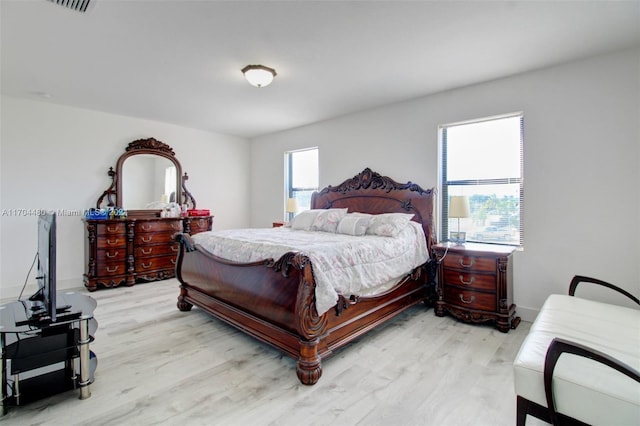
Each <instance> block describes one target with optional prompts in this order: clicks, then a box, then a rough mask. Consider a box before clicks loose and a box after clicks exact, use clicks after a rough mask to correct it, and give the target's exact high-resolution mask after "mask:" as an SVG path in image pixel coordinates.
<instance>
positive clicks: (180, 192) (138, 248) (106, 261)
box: [84, 138, 213, 291]
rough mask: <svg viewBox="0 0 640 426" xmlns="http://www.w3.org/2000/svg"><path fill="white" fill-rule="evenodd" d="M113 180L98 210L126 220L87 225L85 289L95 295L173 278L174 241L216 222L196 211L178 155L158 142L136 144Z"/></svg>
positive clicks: (93, 220)
mask: <svg viewBox="0 0 640 426" xmlns="http://www.w3.org/2000/svg"><path fill="white" fill-rule="evenodd" d="M108 175H109V176H110V177H111V179H112V183H111V185H110V187H109V188H108V189H107V190H105V191H104V192H103V193H102V195H101V196H100V197H99V198H98V201H97V203H96V208H97V209H98V210H102V209H105V208H107V209H116V210H118V211H120V212H121V213H122V214H121V215H120V217H117V218H113V217H112V218H98V217H101V216H100V215H96V216H95V218H94V216H89V217H88V218H87V219H85V225H86V226H85V235H86V239H85V262H86V265H87V266H86V268H87V269H86V273H85V274H84V285H85V286H86V287H87V288H88V289H89V291H94V290H96V289H97V288H98V287H99V286H102V287H116V286H119V285H120V284H126V285H129V286H131V285H134V284H135V283H136V282H140V281H155V280H163V279H167V278H172V277H174V276H175V264H176V257H177V253H178V249H179V244H178V243H176V242H175V241H174V239H173V235H174V234H176V233H178V232H184V233H188V234H190V235H194V234H197V233H199V232H203V231H210V230H211V228H212V225H213V216H211V215H210V214H208V210H196V209H195V208H196V200H195V199H194V198H193V196H192V195H191V193H190V192H189V191H188V190H187V189H186V187H185V181H186V180H187V179H188V176H187V174H186V173H185V174H184V175H182V167H181V165H180V162H179V161H178V159H177V158H176V157H175V153H174V152H173V149H172V148H171V147H170V146H169V145H167V144H165V143H163V142H160V141H158V140H156V139H153V138H150V139H140V140H136V141H133V142H131V143H130V144H129V145H128V146H127V148H126V151H125V153H124V154H122V155H121V156H120V158H119V159H118V162H117V164H116V170H115V171H114V170H113V167H111V168H109V172H108ZM116 206H118V207H117V208H116ZM189 212H195V213H197V214H198V215H193V216H192V215H190V214H189ZM204 213H207V214H206V215H203V214H204Z"/></svg>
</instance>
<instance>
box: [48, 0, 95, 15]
mask: <svg viewBox="0 0 640 426" xmlns="http://www.w3.org/2000/svg"><path fill="white" fill-rule="evenodd" d="M48 1H50V2H51V3H55V4H58V5H60V6H64V7H66V8H67V9H71V10H76V11H78V12H81V13H84V12H86V11H87V10H88V9H89V4H91V6H93V3H95V1H96V0H48Z"/></svg>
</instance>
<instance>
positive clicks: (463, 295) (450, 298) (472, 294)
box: [444, 286, 497, 311]
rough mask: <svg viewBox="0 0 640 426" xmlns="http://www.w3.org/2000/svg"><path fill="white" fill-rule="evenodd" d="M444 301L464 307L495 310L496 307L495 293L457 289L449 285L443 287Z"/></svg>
mask: <svg viewBox="0 0 640 426" xmlns="http://www.w3.org/2000/svg"><path fill="white" fill-rule="evenodd" d="M444 301H445V302H447V303H450V304H452V305H456V306H460V307H461V308H462V307H464V308H466V309H478V310H483V311H495V310H496V308H497V306H496V295H495V294H490V293H480V292H477V291H468V290H459V289H457V288H454V287H450V286H445V288H444Z"/></svg>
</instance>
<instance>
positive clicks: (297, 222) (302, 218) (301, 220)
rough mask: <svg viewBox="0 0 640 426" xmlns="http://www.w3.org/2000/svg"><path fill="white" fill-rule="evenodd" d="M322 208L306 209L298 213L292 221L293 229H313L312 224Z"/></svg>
mask: <svg viewBox="0 0 640 426" xmlns="http://www.w3.org/2000/svg"><path fill="white" fill-rule="evenodd" d="M321 211H322V210H320V209H315V210H305V211H302V212H300V213H298V214H297V215H296V216H295V217H294V218H293V220H292V221H291V229H300V230H303V231H311V225H313V221H314V220H315V219H316V216H318V214H320V212H321Z"/></svg>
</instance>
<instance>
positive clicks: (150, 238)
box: [140, 235, 153, 243]
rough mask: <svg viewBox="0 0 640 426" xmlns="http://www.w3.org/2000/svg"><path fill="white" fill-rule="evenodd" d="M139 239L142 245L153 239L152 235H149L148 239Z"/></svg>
mask: <svg viewBox="0 0 640 426" xmlns="http://www.w3.org/2000/svg"><path fill="white" fill-rule="evenodd" d="M140 239H141V240H142V242H143V243H148V242H151V240H152V239H153V235H150V236H149V237H148V238H145V237H141V238H140Z"/></svg>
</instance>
